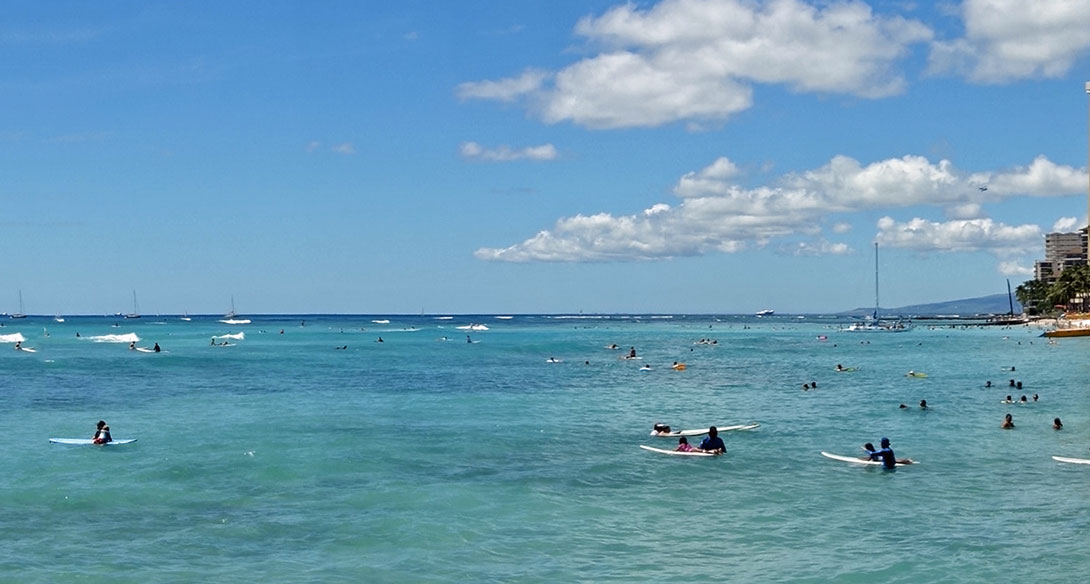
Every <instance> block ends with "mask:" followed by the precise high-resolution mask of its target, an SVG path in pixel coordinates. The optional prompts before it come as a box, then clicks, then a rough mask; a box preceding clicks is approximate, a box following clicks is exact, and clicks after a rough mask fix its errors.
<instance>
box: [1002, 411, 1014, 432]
mask: <svg viewBox="0 0 1090 584" xmlns="http://www.w3.org/2000/svg"><path fill="white" fill-rule="evenodd" d="M999 427H1000V428H1002V429H1004V430H1013V429H1014V416H1012V415H1010V414H1007V416H1006V417H1005V418H1003V423H1002V424H1001V425H1000V426H999Z"/></svg>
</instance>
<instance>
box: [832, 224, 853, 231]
mask: <svg viewBox="0 0 1090 584" xmlns="http://www.w3.org/2000/svg"><path fill="white" fill-rule="evenodd" d="M851 230H852V224H851V223H837V224H836V225H833V233H847V232H849V231H851Z"/></svg>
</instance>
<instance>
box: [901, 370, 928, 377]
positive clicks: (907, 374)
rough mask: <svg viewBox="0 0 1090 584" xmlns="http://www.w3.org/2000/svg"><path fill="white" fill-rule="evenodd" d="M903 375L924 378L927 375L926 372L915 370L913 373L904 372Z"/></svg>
mask: <svg viewBox="0 0 1090 584" xmlns="http://www.w3.org/2000/svg"><path fill="white" fill-rule="evenodd" d="M905 377H918V378H920V379H924V378H926V377H927V374H926V373H921V372H919V371H916V372H913V373H905Z"/></svg>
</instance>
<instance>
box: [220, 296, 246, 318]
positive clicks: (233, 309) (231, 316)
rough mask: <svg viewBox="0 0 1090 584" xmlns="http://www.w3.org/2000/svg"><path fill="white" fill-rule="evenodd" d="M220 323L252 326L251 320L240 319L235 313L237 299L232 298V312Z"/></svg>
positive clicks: (224, 316)
mask: <svg viewBox="0 0 1090 584" xmlns="http://www.w3.org/2000/svg"><path fill="white" fill-rule="evenodd" d="M220 322H222V323H224V324H250V319H248V318H238V313H237V312H235V297H234V296H231V310H230V312H228V313H227V314H225V315H223V319H222V320H220Z"/></svg>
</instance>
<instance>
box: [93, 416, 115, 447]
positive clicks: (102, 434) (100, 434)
mask: <svg viewBox="0 0 1090 584" xmlns="http://www.w3.org/2000/svg"><path fill="white" fill-rule="evenodd" d="M97 426H98V429H97V430H95V437H94V438H93V439H92V440H91V443H93V444H105V443H107V442H113V441H114V439H113V438H112V437H111V436H110V427H109V426H107V425H106V422H105V421H103V420H99V421H98V424H97Z"/></svg>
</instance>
